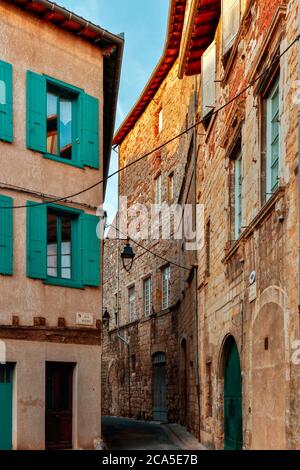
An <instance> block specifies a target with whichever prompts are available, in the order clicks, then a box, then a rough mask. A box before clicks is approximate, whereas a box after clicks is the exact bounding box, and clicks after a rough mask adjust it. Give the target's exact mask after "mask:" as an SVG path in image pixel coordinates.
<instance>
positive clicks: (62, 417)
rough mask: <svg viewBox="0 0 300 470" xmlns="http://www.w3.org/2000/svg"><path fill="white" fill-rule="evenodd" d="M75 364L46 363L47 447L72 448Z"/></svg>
mask: <svg viewBox="0 0 300 470" xmlns="http://www.w3.org/2000/svg"><path fill="white" fill-rule="evenodd" d="M73 369H74V366H73V364H67V363H50V362H49V363H47V364H46V449H53V450H55V449H72V447H73V443H72V441H73V439H72V401H73Z"/></svg>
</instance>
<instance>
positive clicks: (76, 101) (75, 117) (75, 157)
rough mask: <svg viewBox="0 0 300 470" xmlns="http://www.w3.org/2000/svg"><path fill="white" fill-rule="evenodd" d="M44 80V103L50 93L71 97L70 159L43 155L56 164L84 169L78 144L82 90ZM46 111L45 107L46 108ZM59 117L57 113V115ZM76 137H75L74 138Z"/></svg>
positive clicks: (47, 77) (50, 78)
mask: <svg viewBox="0 0 300 470" xmlns="http://www.w3.org/2000/svg"><path fill="white" fill-rule="evenodd" d="M45 78H46V102H47V95H48V93H49V90H50V92H52V93H55V94H57V95H58V96H63V95H65V96H68V95H69V96H70V97H72V98H73V99H72V158H71V159H70V160H68V159H65V158H62V157H61V156H59V155H54V154H52V153H49V152H48V151H47V152H45V153H44V154H43V155H44V157H45V158H47V159H50V160H54V161H56V162H60V163H65V164H67V165H72V166H77V167H79V168H84V165H83V162H82V160H81V158H80V152H79V145H78V144H79V142H80V137H79V136H80V119H79V116H80V112H81V103H80V99H81V95H82V93H83V92H84V90H83V89H81V88H78V87H75V86H73V85H69V84H67V83H64V82H62V81H60V80H56V79H54V78H52V77H49V76H47V75H46V76H45ZM46 109H47V106H46ZM58 116H59V113H58ZM76 136H77V137H76ZM46 146H47V135H46ZM58 146H59V132H58Z"/></svg>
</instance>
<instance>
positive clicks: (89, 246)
mask: <svg viewBox="0 0 300 470" xmlns="http://www.w3.org/2000/svg"><path fill="white" fill-rule="evenodd" d="M81 222H82V254H83V266H82V267H83V283H84V284H85V285H87V286H100V240H99V238H98V235H97V228H98V224H99V217H97V216H95V215H90V214H82V215H81Z"/></svg>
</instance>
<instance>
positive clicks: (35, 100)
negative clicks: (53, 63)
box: [27, 72, 47, 153]
mask: <svg viewBox="0 0 300 470" xmlns="http://www.w3.org/2000/svg"><path fill="white" fill-rule="evenodd" d="M46 123H47V82H46V78H45V77H44V76H43V75H37V74H36V73H33V72H27V147H28V148H30V149H31V150H35V151H37V152H43V153H44V152H46V151H47V137H46V135H47V126H46Z"/></svg>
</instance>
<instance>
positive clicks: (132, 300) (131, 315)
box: [128, 286, 136, 321]
mask: <svg viewBox="0 0 300 470" xmlns="http://www.w3.org/2000/svg"><path fill="white" fill-rule="evenodd" d="M128 302H129V320H130V321H135V320H136V311H135V287H134V286H133V287H130V288H129V289H128Z"/></svg>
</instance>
